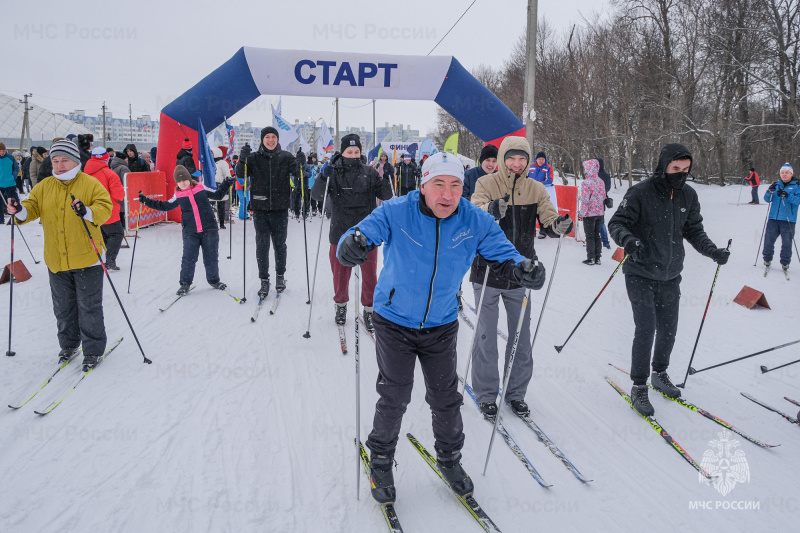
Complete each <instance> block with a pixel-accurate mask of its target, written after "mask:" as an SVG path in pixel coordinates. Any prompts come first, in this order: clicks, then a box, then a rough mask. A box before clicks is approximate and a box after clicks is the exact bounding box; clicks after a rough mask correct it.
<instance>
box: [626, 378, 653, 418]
mask: <svg viewBox="0 0 800 533" xmlns="http://www.w3.org/2000/svg"><path fill="white" fill-rule="evenodd" d="M631 400H633V408H634V409H636V410H637V411H639V413H641V415H642V416H653V415H654V414H655V412H656V410H655V409H653V405H652V404H651V403H650V398H649V397H648V396H647V385H634V386H633V388H632V389H631Z"/></svg>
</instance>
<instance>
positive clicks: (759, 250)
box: [753, 195, 774, 266]
mask: <svg viewBox="0 0 800 533" xmlns="http://www.w3.org/2000/svg"><path fill="white" fill-rule="evenodd" d="M773 198H774V195H773V196H770V198H769V209H767V215H766V216H765V217H764V227H763V228H762V229H761V240H760V241H758V250H756V260H755V261H753V266H756V263H758V256H759V255H761V245H762V244H764V234H765V232H766V231H767V220H769V212H770V211H772V199H773Z"/></svg>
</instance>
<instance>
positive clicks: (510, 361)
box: [483, 289, 531, 476]
mask: <svg viewBox="0 0 800 533" xmlns="http://www.w3.org/2000/svg"><path fill="white" fill-rule="evenodd" d="M530 296H531V290H530V289H528V291H527V292H526V293H525V297H524V298H523V299H522V305H521V306H520V309H519V320H517V332H516V334H515V335H514V345H513V346H512V347H511V355H509V357H508V366H507V367H506V374H505V379H504V380H503V389H502V390H501V391H500V402H499V403H498V405H503V399H504V398H505V395H506V392H507V391H508V381H509V380H510V379H511V369H512V368H513V366H514V357H515V356H516V354H517V346H518V345H519V335H520V333H521V331H522V322H523V320H524V318H525V310H526V309H527V307H528V299H529V298H530ZM498 425H500V410H499V409H498V411H497V414H496V415H495V418H494V427H493V428H492V436H491V438H490V440H489V449H488V450H487V451H486V462H485V463H484V465H483V475H484V476H485V475H486V469H487V468H488V467H489V457H490V456H491V455H492V445H493V444H494V436H495V435H496V434H497V426H498Z"/></svg>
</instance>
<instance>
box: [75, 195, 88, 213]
mask: <svg viewBox="0 0 800 533" xmlns="http://www.w3.org/2000/svg"><path fill="white" fill-rule="evenodd" d="M72 209H74V210H75V214H76V215H78V216H79V217H81V218H83V217H85V216H86V215H87V213H88V211H86V206H85V205H83V202H81V201H80V200H78V199H77V198H76V199H75V200H73V201H72Z"/></svg>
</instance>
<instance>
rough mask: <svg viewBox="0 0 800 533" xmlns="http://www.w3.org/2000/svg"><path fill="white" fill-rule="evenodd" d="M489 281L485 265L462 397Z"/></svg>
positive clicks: (462, 385) (462, 386)
mask: <svg viewBox="0 0 800 533" xmlns="http://www.w3.org/2000/svg"><path fill="white" fill-rule="evenodd" d="M488 281H489V265H488V264H487V265H486V273H485V274H484V275H483V284H482V285H481V296H480V298H478V310H477V312H476V313H475V315H476V318H475V327H474V328H473V329H472V340H471V341H470V343H469V355H467V369H466V370H465V371H464V382H463V383H462V384H461V395H462V396H463V395H464V390H466V388H467V378H468V376H469V367H470V364H471V363H472V352H473V351H474V350H475V339H476V338H477V337H478V328H479V327H480V324H481V311H482V310H483V295H484V294H485V293H486V283H487V282H488Z"/></svg>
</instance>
